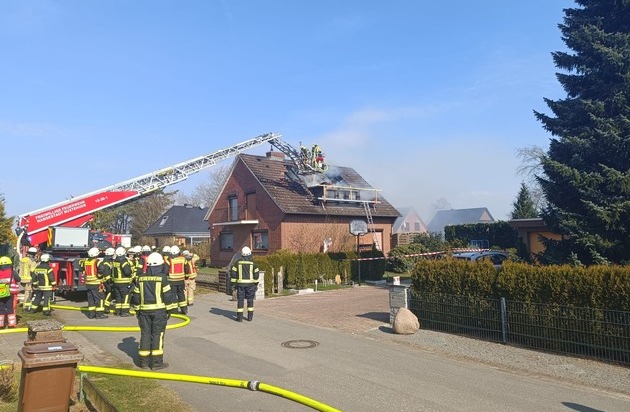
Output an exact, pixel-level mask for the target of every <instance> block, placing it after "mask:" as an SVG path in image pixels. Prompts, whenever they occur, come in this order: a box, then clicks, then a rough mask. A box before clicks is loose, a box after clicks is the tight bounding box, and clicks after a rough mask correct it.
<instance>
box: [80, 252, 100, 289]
mask: <svg viewBox="0 0 630 412" xmlns="http://www.w3.org/2000/svg"><path fill="white" fill-rule="evenodd" d="M82 265H83V272H84V273H85V284H86V285H87V286H98V285H100V284H101V276H100V274H99V273H98V258H97V257H91V258H88V259H85V260H84V261H83V263H82Z"/></svg>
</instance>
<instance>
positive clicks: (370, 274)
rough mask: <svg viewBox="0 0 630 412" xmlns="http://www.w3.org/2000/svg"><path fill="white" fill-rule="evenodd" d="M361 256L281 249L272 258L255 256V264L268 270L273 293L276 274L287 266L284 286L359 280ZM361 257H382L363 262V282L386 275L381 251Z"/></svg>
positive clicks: (268, 290) (267, 286)
mask: <svg viewBox="0 0 630 412" xmlns="http://www.w3.org/2000/svg"><path fill="white" fill-rule="evenodd" d="M356 258H357V253H356V252H348V253H343V252H341V253H301V252H300V253H298V254H294V253H292V252H289V251H286V250H280V251H278V252H276V253H273V254H271V255H267V256H262V257H255V258H254V261H255V262H256V264H257V265H258V267H259V268H260V270H263V271H265V277H266V279H265V294H266V295H269V294H271V293H273V290H272V289H273V282H272V275H275V274H277V273H278V271H279V270H280V268H281V267H284V281H283V283H284V285H283V286H284V287H285V288H286V287H295V288H297V289H301V288H304V287H306V286H307V285H309V284H313V283H314V282H315V279H317V280H319V279H320V276H322V277H323V278H324V279H331V280H333V279H335V277H336V276H337V275H339V276H340V277H341V279H342V282H343V281H344V280H346V279H347V280H348V281H350V280H353V281H357V280H358V276H359V273H358V270H359V266H358V264H357V262H356V260H353V259H356ZM361 258H378V259H375V260H366V261H361V266H360V269H361V280H380V279H383V276H384V274H385V265H386V260H385V259H384V256H383V253H382V252H380V251H370V252H361Z"/></svg>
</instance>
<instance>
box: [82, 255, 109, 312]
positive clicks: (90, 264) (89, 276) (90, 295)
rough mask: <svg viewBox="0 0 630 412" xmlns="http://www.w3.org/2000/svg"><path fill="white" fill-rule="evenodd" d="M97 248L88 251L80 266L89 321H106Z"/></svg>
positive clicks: (103, 290)
mask: <svg viewBox="0 0 630 412" xmlns="http://www.w3.org/2000/svg"><path fill="white" fill-rule="evenodd" d="M100 253H101V252H100V250H98V248H96V247H93V248H91V249H90V250H88V258H87V259H85V260H84V261H82V263H81V266H82V267H83V272H84V273H85V287H86V288H87V301H88V315H87V317H88V318H90V319H107V315H105V306H104V304H103V302H104V300H105V289H104V287H103V274H102V273H99V271H98V267H99V261H98V255H99V254H100Z"/></svg>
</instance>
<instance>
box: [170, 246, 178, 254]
mask: <svg viewBox="0 0 630 412" xmlns="http://www.w3.org/2000/svg"><path fill="white" fill-rule="evenodd" d="M171 255H179V246H177V245H175V246H171Z"/></svg>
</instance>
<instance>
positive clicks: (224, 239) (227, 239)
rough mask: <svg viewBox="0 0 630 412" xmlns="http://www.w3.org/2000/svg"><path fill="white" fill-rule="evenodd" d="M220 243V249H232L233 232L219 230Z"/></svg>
mask: <svg viewBox="0 0 630 412" xmlns="http://www.w3.org/2000/svg"><path fill="white" fill-rule="evenodd" d="M219 238H220V245H221V250H234V234H233V233H231V232H221V235H220V236H219Z"/></svg>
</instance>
